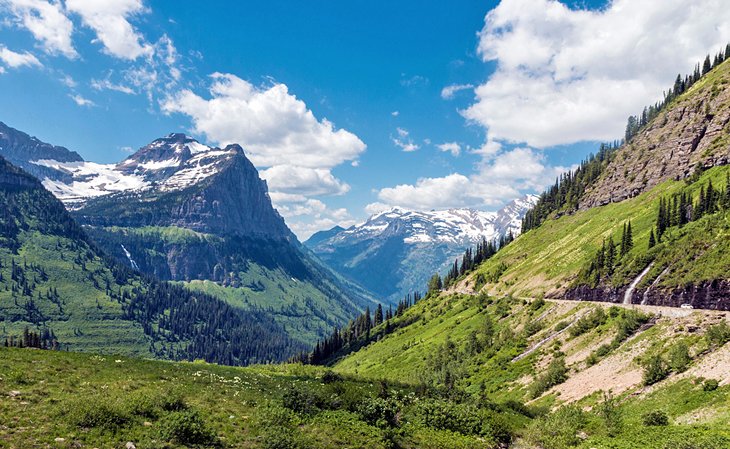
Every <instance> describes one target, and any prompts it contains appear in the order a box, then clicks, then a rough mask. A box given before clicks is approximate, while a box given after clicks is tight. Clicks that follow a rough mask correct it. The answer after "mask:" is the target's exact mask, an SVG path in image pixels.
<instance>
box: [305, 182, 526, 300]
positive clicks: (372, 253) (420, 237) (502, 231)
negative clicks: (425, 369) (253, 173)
mask: <svg viewBox="0 0 730 449" xmlns="http://www.w3.org/2000/svg"><path fill="white" fill-rule="evenodd" d="M537 198H538V197H537V196H535V195H526V196H525V197H523V198H519V199H516V200H514V201H512V202H510V203H509V204H507V205H506V206H505V207H504V208H502V209H501V210H499V211H498V212H483V211H478V210H474V209H449V210H443V211H431V212H416V211H410V210H405V209H400V208H394V209H391V210H389V211H386V212H382V213H379V214H375V215H373V216H371V217H370V218H368V220H367V221H365V222H364V223H362V224H359V225H356V226H352V227H351V228H349V229H343V228H341V227H335V228H332V229H330V230H327V231H322V232H318V233H316V234H314V235H313V236H312V237H311V238H309V240H307V241H306V242H305V243H304V244H305V245H306V246H308V247H309V248H311V249H312V251H313V252H314V253H315V254H316V255H317V256H319V257H320V258H321V259H322V260H324V261H325V262H326V263H328V264H329V265H330V266H331V267H333V268H334V269H335V270H338V271H339V272H340V273H342V274H344V275H345V276H347V277H349V278H351V279H353V280H355V281H356V282H358V283H360V284H362V285H363V286H365V287H366V288H367V289H369V290H370V291H372V292H374V293H376V294H377V295H379V296H382V297H385V298H387V299H388V300H390V301H396V300H399V299H401V298H402V296H403V295H405V294H407V293H410V292H414V291H422V290H423V289H424V288H425V285H426V281H427V280H428V278H429V277H430V276H431V275H433V274H434V273H436V272H444V271H446V270H447V269H448V267H449V266H450V264H451V263H452V262H453V260H454V258H456V257H461V255H462V253H463V252H464V250H465V249H466V248H469V247H472V246H476V244H477V243H478V242H480V241H481V240H482V239H486V240H495V239H499V238H500V237H501V236H504V235H507V234H508V233H510V232H511V233H512V234H513V235H515V236H516V235H517V234H519V232H520V228H521V222H522V218H523V217H524V215H525V213H526V212H527V210H529V209H530V208H531V207H532V206H533V205H534V204H535V203H536V202H537Z"/></svg>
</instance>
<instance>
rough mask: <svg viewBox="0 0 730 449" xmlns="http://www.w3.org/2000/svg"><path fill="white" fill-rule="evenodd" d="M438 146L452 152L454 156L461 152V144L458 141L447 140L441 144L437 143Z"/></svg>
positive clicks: (442, 149) (446, 151) (444, 150)
mask: <svg viewBox="0 0 730 449" xmlns="http://www.w3.org/2000/svg"><path fill="white" fill-rule="evenodd" d="M436 147H437V148H438V149H439V150H441V151H443V152H445V153H451V155H452V156H454V157H456V156H458V155H459V154H461V145H459V144H458V143H457V142H446V143H442V144H440V145H436Z"/></svg>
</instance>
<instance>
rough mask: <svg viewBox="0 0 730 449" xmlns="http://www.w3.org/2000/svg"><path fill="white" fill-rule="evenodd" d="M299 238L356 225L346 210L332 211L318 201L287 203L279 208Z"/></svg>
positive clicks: (303, 238) (304, 238)
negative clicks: (339, 227)
mask: <svg viewBox="0 0 730 449" xmlns="http://www.w3.org/2000/svg"><path fill="white" fill-rule="evenodd" d="M277 210H278V211H279V213H280V214H281V215H282V216H283V217H284V219H285V220H286V223H287V225H288V226H289V228H291V230H292V232H294V233H295V234H296V235H297V237H299V238H300V239H301V240H306V239H308V238H309V237H310V236H311V235H312V234H314V233H315V232H317V231H321V230H323V229H331V228H333V227H334V226H337V225H339V226H342V227H345V228H346V227H349V226H352V225H353V224H355V220H353V218H352V216H350V213H349V212H348V211H347V209H345V208H335V209H331V208H329V207H327V205H326V204H324V203H323V202H322V201H320V200H318V199H305V200H303V201H301V202H298V203H285V204H283V205H281V206H278V207H277Z"/></svg>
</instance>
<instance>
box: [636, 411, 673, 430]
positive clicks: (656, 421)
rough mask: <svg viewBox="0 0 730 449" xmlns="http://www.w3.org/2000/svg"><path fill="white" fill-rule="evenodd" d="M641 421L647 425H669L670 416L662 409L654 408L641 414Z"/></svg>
mask: <svg viewBox="0 0 730 449" xmlns="http://www.w3.org/2000/svg"><path fill="white" fill-rule="evenodd" d="M641 421H642V422H643V423H644V425H645V426H647V427H651V426H667V425H669V417H668V416H667V414H666V413H664V412H663V411H662V410H653V411H651V412H648V413H644V414H643V415H641Z"/></svg>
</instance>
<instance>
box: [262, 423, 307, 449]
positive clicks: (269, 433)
mask: <svg viewBox="0 0 730 449" xmlns="http://www.w3.org/2000/svg"><path fill="white" fill-rule="evenodd" d="M261 443H262V446H263V447H264V449H300V448H303V447H304V446H303V445H302V442H301V438H300V437H299V435H297V434H296V433H295V431H294V430H293V429H289V428H286V427H268V428H266V431H265V433H264V434H263V438H262V441H261Z"/></svg>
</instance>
